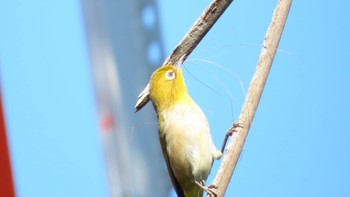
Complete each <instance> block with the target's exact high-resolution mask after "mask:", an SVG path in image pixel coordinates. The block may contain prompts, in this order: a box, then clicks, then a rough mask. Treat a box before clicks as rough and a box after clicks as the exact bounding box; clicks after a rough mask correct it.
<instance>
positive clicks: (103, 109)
mask: <svg viewBox="0 0 350 197" xmlns="http://www.w3.org/2000/svg"><path fill="white" fill-rule="evenodd" d="M0 7H1V11H0V12H1V14H0V15H1V19H0V21H1V30H2V33H1V43H2V46H1V58H0V61H1V63H2V68H1V72H2V74H3V75H2V76H1V77H2V78H1V79H2V82H3V83H2V85H3V87H4V89H3V92H4V103H5V107H4V108H5V114H6V119H7V122H8V128H9V129H8V136H9V137H8V139H9V144H10V149H11V158H12V164H13V166H14V171H13V177H14V180H15V183H14V185H15V188H16V192H17V195H18V196H36V197H38V196H155V194H157V195H159V196H167V195H169V193H170V189H171V186H170V181H169V178H168V175H167V172H166V168H165V165H164V164H163V160H162V153H161V150H160V145H159V142H158V137H157V135H158V133H157V124H156V116H155V114H154V112H153V111H152V108H151V107H146V108H145V109H144V110H143V111H142V113H139V114H138V115H137V116H136V115H135V109H134V104H135V102H136V99H137V95H138V94H139V92H140V91H141V90H142V88H143V87H144V85H145V84H147V81H148V80H149V77H150V74H151V72H152V70H153V69H154V68H155V67H156V66H159V65H160V64H161V63H162V60H163V59H164V54H163V46H162V43H161V39H160V32H159V31H160V30H159V21H158V10H157V6H156V3H155V1H154V0H147V1H121V0H117V1H116V0H102V1H93V0H82V1H70V0H67V1H60V2H59V3H58V2H57V3H52V2H45V1H35V2H20V1H12V2H1V6H0ZM29 119H30V120H29ZM1 134H6V133H5V131H4V130H2V132H1ZM1 136H3V135H1ZM1 139H4V140H5V139H6V138H5V137H4V138H1ZM3 145H6V144H3ZM2 152H4V153H7V151H5V150H4V151H2ZM4 158H5V157H4ZM2 159H3V158H2ZM4 161H6V160H4ZM4 164H5V163H4ZM2 169H6V170H5V171H6V172H9V171H8V167H7V168H2ZM9 177H10V178H11V176H9ZM3 178H5V177H2V178H1V179H2V180H3ZM11 182H12V181H11V180H10V179H9V180H7V183H9V184H12V183H11ZM5 186H6V185H2V186H0V187H5ZM1 190H3V189H1Z"/></svg>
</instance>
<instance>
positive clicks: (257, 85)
mask: <svg viewBox="0 0 350 197" xmlns="http://www.w3.org/2000/svg"><path fill="white" fill-rule="evenodd" d="M291 4H292V0H279V1H278V4H277V6H276V9H275V12H274V14H273V17H272V21H271V24H270V27H269V28H268V30H267V33H266V35H265V39H264V43H263V48H262V50H261V54H260V58H259V61H258V64H257V67H256V71H255V74H254V76H253V79H252V81H251V83H250V86H249V89H248V94H247V97H246V100H245V102H244V105H243V108H242V111H241V114H240V116H239V119H238V121H237V122H238V123H239V125H240V126H241V127H236V131H237V132H234V133H233V134H232V138H231V140H230V142H229V144H228V146H227V152H226V154H225V155H224V158H223V160H222V163H221V165H220V168H219V171H218V174H217V175H216V177H215V179H214V181H213V183H212V185H214V186H216V187H217V188H216V189H215V190H214V191H215V193H216V194H217V196H218V197H221V196H224V194H225V192H226V189H227V187H228V185H229V182H230V179H231V176H232V174H233V171H234V169H235V167H236V164H237V161H238V158H239V156H240V154H241V151H242V148H243V145H244V142H245V140H246V137H247V134H248V131H249V128H250V126H251V123H252V121H253V118H254V115H255V111H256V109H257V107H258V104H259V101H260V98H261V95H262V92H263V89H264V86H265V83H266V80H267V77H268V74H269V72H270V68H271V65H272V62H273V59H274V57H275V53H276V50H277V47H278V44H279V41H280V39H281V36H282V32H283V28H284V25H285V23H286V20H287V16H288V13H289V9H290V6H291ZM234 125H235V124H234Z"/></svg>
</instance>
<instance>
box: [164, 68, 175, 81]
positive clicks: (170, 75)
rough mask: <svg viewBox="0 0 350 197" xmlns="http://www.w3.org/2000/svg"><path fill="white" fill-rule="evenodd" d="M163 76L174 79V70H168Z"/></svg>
mask: <svg viewBox="0 0 350 197" xmlns="http://www.w3.org/2000/svg"><path fill="white" fill-rule="evenodd" d="M165 78H166V79H168V80H172V79H174V78H175V72H174V71H173V70H168V71H167V72H166V73H165Z"/></svg>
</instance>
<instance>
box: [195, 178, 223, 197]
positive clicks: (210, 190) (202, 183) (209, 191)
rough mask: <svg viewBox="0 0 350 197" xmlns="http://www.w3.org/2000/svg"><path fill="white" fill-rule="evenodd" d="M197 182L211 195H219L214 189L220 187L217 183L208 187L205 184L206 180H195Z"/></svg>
mask: <svg viewBox="0 0 350 197" xmlns="http://www.w3.org/2000/svg"><path fill="white" fill-rule="evenodd" d="M195 183H196V184H197V185H198V186H199V187H200V188H202V189H203V190H204V191H206V192H207V193H208V194H209V196H218V195H217V193H216V192H215V191H214V189H217V188H218V187H217V186H216V185H209V186H208V187H206V186H205V181H204V180H202V181H195Z"/></svg>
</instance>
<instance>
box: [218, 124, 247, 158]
mask: <svg viewBox="0 0 350 197" xmlns="http://www.w3.org/2000/svg"><path fill="white" fill-rule="evenodd" d="M237 128H243V127H242V126H241V124H240V123H239V122H235V123H233V125H232V127H231V128H230V130H228V131H227V133H226V135H225V139H224V142H223V143H222V146H221V153H224V149H225V147H226V143H227V140H228V137H231V136H232V134H233V133H234V132H237Z"/></svg>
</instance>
